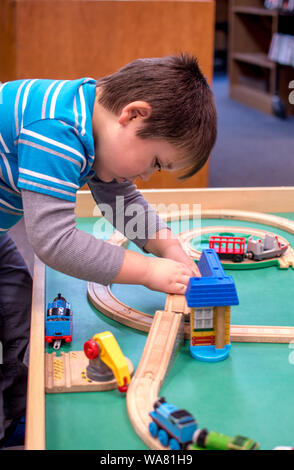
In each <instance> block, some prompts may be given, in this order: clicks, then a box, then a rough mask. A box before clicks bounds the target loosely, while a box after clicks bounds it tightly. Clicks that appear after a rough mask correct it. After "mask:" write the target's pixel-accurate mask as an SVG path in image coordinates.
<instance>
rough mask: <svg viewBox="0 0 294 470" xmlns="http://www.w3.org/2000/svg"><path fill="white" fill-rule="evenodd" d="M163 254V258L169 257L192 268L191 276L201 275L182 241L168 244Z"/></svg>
mask: <svg viewBox="0 0 294 470" xmlns="http://www.w3.org/2000/svg"><path fill="white" fill-rule="evenodd" d="M161 256H162V257H163V258H168V259H172V260H174V261H179V262H180V263H183V264H184V265H185V266H187V267H188V268H189V269H190V271H191V274H190V277H194V276H196V277H200V276H201V274H200V271H199V269H198V266H197V264H196V263H195V262H194V261H193V260H192V259H191V258H190V256H188V255H187V254H186V253H185V251H184V250H183V248H182V247H181V244H180V243H178V244H171V245H167V247H166V248H165V249H164V250H163V252H162V255H161Z"/></svg>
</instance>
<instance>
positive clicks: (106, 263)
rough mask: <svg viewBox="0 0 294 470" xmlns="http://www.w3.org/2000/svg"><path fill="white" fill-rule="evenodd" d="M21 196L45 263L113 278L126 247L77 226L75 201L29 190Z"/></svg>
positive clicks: (97, 278) (88, 276)
mask: <svg viewBox="0 0 294 470" xmlns="http://www.w3.org/2000/svg"><path fill="white" fill-rule="evenodd" d="M22 199H23V208H24V217H25V224H26V230H27V235H28V239H29V241H30V243H31V245H32V247H33V249H34V252H35V253H36V255H37V256H38V257H39V258H40V259H41V260H42V261H43V262H44V263H45V264H47V265H48V266H50V267H52V268H53V269H56V270H57V271H60V272H62V273H64V274H68V275H70V276H73V277H77V278H79V279H84V280H86V281H93V282H97V283H99V284H104V285H108V284H110V283H111V282H112V281H113V279H114V278H115V276H116V275H117V273H118V272H119V270H120V268H121V265H122V262H123V258H124V249H123V248H122V247H119V246H114V245H111V244H109V243H107V242H104V241H103V240H100V239H97V238H95V237H94V236H93V235H90V234H88V233H86V232H83V231H81V230H78V229H77V228H76V220H75V212H74V209H75V204H74V203H72V202H69V201H66V200H63V199H59V198H55V197H51V196H47V195H44V194H40V193H36V192H33V191H28V190H22Z"/></svg>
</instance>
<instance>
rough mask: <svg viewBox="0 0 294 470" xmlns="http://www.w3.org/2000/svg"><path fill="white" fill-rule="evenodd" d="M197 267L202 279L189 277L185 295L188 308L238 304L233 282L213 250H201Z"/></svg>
mask: <svg viewBox="0 0 294 470" xmlns="http://www.w3.org/2000/svg"><path fill="white" fill-rule="evenodd" d="M198 267H199V270H200V273H201V276H202V277H191V278H190V280H189V283H188V287H187V290H186V293H185V297H186V301H187V304H188V307H218V306H219V307H220V306H226V305H238V304H239V299H238V294H237V291H236V287H235V283H234V280H233V278H232V276H227V275H226V273H225V272H224V270H223V267H222V265H221V262H220V260H219V257H218V255H217V253H216V252H215V250H213V249H211V248H209V249H207V250H203V251H202V255H201V258H200V260H199V263H198Z"/></svg>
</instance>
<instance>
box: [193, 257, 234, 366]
mask: <svg viewBox="0 0 294 470" xmlns="http://www.w3.org/2000/svg"><path fill="white" fill-rule="evenodd" d="M198 267H199V270H200V273H201V277H192V278H191V279H190V281H189V284H188V287H187V291H186V294H185V296H186V301H187V304H188V306H189V307H192V312H191V318H190V323H191V336H190V352H191V355H192V356H193V357H195V358H196V359H199V360H200V361H208V362H216V361H221V360H223V359H226V358H227V357H228V355H229V352H230V349H231V343H230V316H231V314H230V310H231V305H238V304H239V300H238V295H237V291H236V287H235V284H234V280H233V278H232V276H228V275H226V274H225V272H224V270H223V268H222V265H221V263H220V260H219V257H218V255H217V253H216V252H215V250H213V249H206V250H203V252H202V255H201V257H200V260H199V264H198Z"/></svg>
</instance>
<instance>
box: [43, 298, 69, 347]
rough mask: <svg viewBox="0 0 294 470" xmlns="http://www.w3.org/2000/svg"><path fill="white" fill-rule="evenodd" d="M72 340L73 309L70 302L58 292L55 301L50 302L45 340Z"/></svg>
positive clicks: (48, 341) (49, 341) (67, 341)
mask: <svg viewBox="0 0 294 470" xmlns="http://www.w3.org/2000/svg"><path fill="white" fill-rule="evenodd" d="M56 340H59V341H61V340H64V341H65V342H66V343H69V342H71V341H72V310H71V305H70V303H69V302H67V301H66V299H65V298H64V297H62V296H61V294H58V297H56V298H55V299H54V300H53V302H50V303H49V304H48V309H47V314H46V320H45V341H46V342H47V343H51V342H52V341H56Z"/></svg>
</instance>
